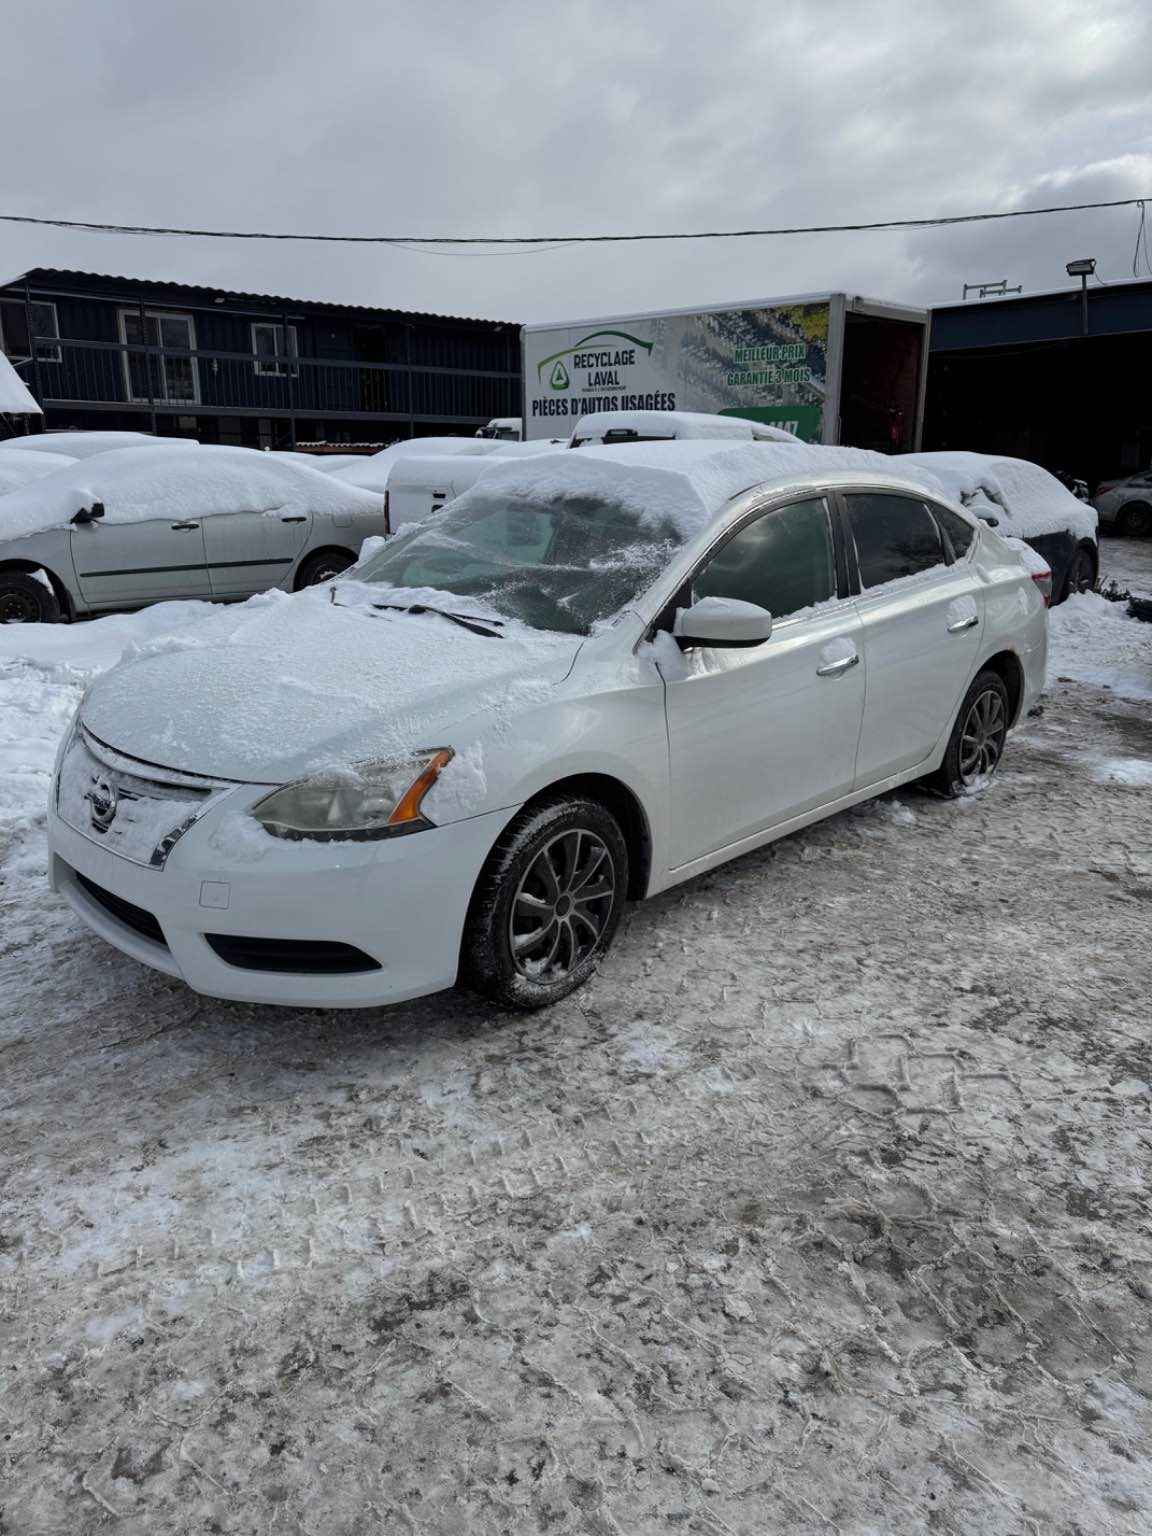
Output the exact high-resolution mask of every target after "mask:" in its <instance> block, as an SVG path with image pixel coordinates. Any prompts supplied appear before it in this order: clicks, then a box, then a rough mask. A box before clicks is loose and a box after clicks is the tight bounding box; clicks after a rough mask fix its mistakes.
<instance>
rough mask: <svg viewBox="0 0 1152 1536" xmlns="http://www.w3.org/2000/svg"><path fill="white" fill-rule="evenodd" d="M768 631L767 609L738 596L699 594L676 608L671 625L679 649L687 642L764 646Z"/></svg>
mask: <svg viewBox="0 0 1152 1536" xmlns="http://www.w3.org/2000/svg"><path fill="white" fill-rule="evenodd" d="M771 633H772V615H771V614H770V613H769V612H768V610H767V608H761V607H760V605H759V604H758V603H745V602H743V601H742V600H741V599H740V598H738V597H702V598H700V600H699V601H698V602H695V603H693V604H692V606H691V608H678V609H677V610H676V619H675V622H674V623H673V625H672V634H673V637H674V638H675V639H676V640H677V641H678V642H679V644H680V648H681V650H685V649H687V647H688V646H690V645H716V646H752V645H763V643H764V641H765V640H767V639H768V637H769V636H770V635H771Z"/></svg>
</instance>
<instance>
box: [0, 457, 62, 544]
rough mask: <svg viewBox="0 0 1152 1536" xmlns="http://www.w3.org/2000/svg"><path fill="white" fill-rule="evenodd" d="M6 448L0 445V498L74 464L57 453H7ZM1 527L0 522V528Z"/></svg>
mask: <svg viewBox="0 0 1152 1536" xmlns="http://www.w3.org/2000/svg"><path fill="white" fill-rule="evenodd" d="M7 447H8V445H7V443H0V496H3V495H5V494H6V493H7V492H8V491H17V490H19V489H20V487H21V486H22V485H27V484H29V482H30V481H32V480H39V479H41V478H42V477H43V476H44V475H51V474H54V473H55V472H56V470H58V469H59V468H60V467H61V466H62V465H65V464H75V462H76V460H75V459H68V458H65V457H64V456H63V455H61V454H59V453H31V452H29V453H8V452H7V451H6V450H7ZM2 526H3V524H2V522H0V528H2Z"/></svg>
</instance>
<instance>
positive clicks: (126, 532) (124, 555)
mask: <svg viewBox="0 0 1152 1536" xmlns="http://www.w3.org/2000/svg"><path fill="white" fill-rule="evenodd" d="M70 542H71V546H72V564H73V568H74V570H75V572H76V580H77V583H78V585H79V587H80V594H81V596H82V598H83V599H84V602H85V604H86V606H87V607H89V608H128V607H132V606H134V605H136V604H140V603H151V602H156V601H158V600H160V599H162V598H191V597H207V596H209V593H210V586H209V580H208V568H207V566H206V564H205V560H204V529H203V520H202V519H200V518H195V517H191V518H183V517H177V518H172V517H158V518H149V519H148V520H147V521H144V522H126V523H117V522H115V521H112V520H109V519H108V518H106V517H105V518H98V519H95V520H94V521H92V522H90V523H80V524H73V526H72V528H71V531H70Z"/></svg>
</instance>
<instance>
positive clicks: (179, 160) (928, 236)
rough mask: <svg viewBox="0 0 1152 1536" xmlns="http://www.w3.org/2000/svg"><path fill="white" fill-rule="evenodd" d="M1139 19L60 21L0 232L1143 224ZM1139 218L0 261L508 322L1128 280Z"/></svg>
mask: <svg viewBox="0 0 1152 1536" xmlns="http://www.w3.org/2000/svg"><path fill="white" fill-rule="evenodd" d="M1150 58H1152V10H1150V9H1149V7H1148V6H1147V4H1146V3H1145V0H1096V3H1095V4H1094V5H1093V6H1092V7H1091V8H1087V7H1084V6H1083V5H1082V4H1079V3H1073V0H967V3H965V4H964V5H961V6H958V5H956V4H955V0H920V3H918V4H911V3H905V4H900V3H895V4H893V3H886V4H877V3H873V0H864V3H861V0H822V3H821V4H819V5H810V6H806V7H793V8H791V9H789V10H786V11H784V12H783V13H781V12H780V11H779V10H777V9H776V8H774V7H765V6H757V5H754V4H752V3H745V0H739V3H738V0H713V3H712V4H711V5H709V6H707V7H701V6H699V5H698V4H688V3H684V0H667V3H662V4H657V3H655V0H650V3H649V0H643V3H642V0H585V3H584V4H583V5H581V6H579V7H559V8H546V7H541V6H539V5H538V4H529V3H528V0H502V3H501V0H495V3H493V4H490V5H488V6H487V7H469V8H465V7H463V6H461V5H459V4H458V3H448V0H426V3H424V4H422V5H421V6H419V7H411V6H399V5H395V4H384V5H380V4H374V3H371V0H343V3H329V4H319V3H315V0H275V3H273V0H244V3H243V4H237V3H232V4H228V5H226V4H223V3H221V0H200V3H198V4H195V5H193V4H172V3H164V0H155V3H152V4H145V3H144V0H132V3H129V0H106V3H105V4H103V5H101V6H98V7H97V6H93V5H91V3H90V0H85V3H82V4H79V3H67V0H65V3H61V4H57V5H55V6H52V7H45V8H41V9H39V10H35V11H30V12H29V13H28V14H26V15H25V16H23V17H22V18H21V26H20V31H19V34H18V35H17V34H16V33H15V32H11V33H10V34H9V43H8V45H7V46H6V47H5V49H4V51H3V54H2V55H0V134H2V135H3V137H2V142H4V143H5V145H6V146H8V147H9V151H10V152H9V154H8V155H7V156H6V175H5V191H4V194H3V202H4V205H5V211H14V212H26V213H36V214H43V215H47V216H53V215H61V214H63V215H67V216H73V217H80V218H83V217H89V218H94V219H110V220H116V221H125V222H142V223H162V224H167V223H173V224H188V223H191V224H199V225H208V226H219V225H225V226H229V227H242V228H258V227H265V228H269V227H271V228H281V229H292V228H296V229H314V230H322V231H334V230H346V231H367V232H375V231H379V232H400V233H405V232H416V233H444V234H449V233H456V232H459V231H462V230H463V231H468V232H472V231H476V232H485V233H492V234H500V233H524V232H529V233H531V232H539V233H544V234H548V233H553V232H559V233H563V232H569V231H570V232H577V231H590V232H594V231H598V230H654V229H663V228H669V227H672V228H676V227H681V228H685V227H687V228H700V227H734V226H739V225H749V224H753V225H759V224H782V223H837V222H847V221H854V220H868V219H875V218H883V217H918V216H922V215H925V214H932V213H946V212H953V211H969V210H978V209H985V208H997V209H1008V208H1014V207H1029V206H1036V205H1038V204H1040V203H1044V202H1072V201H1080V200H1086V199H1090V198H1105V197H1125V196H1137V195H1140V194H1142V193H1145V192H1146V193H1149V194H1150V195H1152V113H1150V112H1149V105H1150V97H1152V82H1150V79H1149V75H1148V60H1149V59H1150ZM1134 238H1135V217H1134V215H1133V214H1132V213H1131V211H1123V212H1120V213H1100V214H1093V215H1078V216H1061V217H1059V218H1052V219H1045V220H1041V219H1035V220H1020V221H1013V222H1011V223H1008V224H1000V225H985V226H978V227H974V228H959V229H946V230H935V231H925V232H920V233H915V234H861V235H851V236H849V235H843V236H841V235H837V236H826V237H821V238H801V237H795V238H789V239H782V240H770V241H769V240H764V241H748V242H741V243H737V242H716V243H709V244H699V245H690V246H689V245H676V246H632V247H602V248H591V249H589V248H580V247H577V248H570V249H567V250H562V251H557V252H552V253H548V254H528V255H509V256H503V255H487V254H484V255H431V254H427V253H416V252H409V251H400V250H389V249H378V248H346V247H333V246H287V245H279V246H264V245H252V244H246V243H242V242H237V243H229V244H223V243H211V242H197V241H181V242H176V241H171V242H169V241H160V240H147V239H140V238H137V239H129V238H126V237H112V236H95V235H81V234H67V233H63V232H53V231H49V230H43V231H32V230H22V229H17V228H14V227H12V226H7V227H0V249H2V251H3V256H2V258H0V266H2V268H3V270H4V271H5V272H16V271H19V270H21V269H22V268H24V267H27V266H33V265H53V264H54V265H61V266H79V267H86V268H90V269H93V270H99V271H121V272H128V273H132V274H134V275H137V274H138V275H143V276H156V277H173V278H179V279H182V280H185V281H192V282H205V283H209V284H218V285H220V286H222V287H235V288H248V289H264V290H268V291H275V292H287V293H292V294H300V295H302V296H304V295H309V296H315V297H328V298H336V299H348V300H351V301H354V302H360V303H380V304H394V305H398V306H403V307H411V308H419V309H433V310H441V311H446V312H453V313H467V314H487V315H493V316H498V317H505V318H512V319H545V318H562V317H565V316H570V317H579V316H582V315H593V314H598V313H609V312H612V311H615V310H628V309H633V308H638V307H655V306H660V305H675V304H686V305H687V304H693V303H697V302H707V301H718V300H724V299H730V298H736V299H738V298H746V297H754V296H766V295H771V294H785V293H794V292H809V291H815V290H819V289H824V288H839V287H845V288H849V289H851V290H854V291H859V292H869V293H875V294H879V295H882V296H887V297H891V298H894V299H907V300H912V301H928V300H933V299H945V298H952V297H959V292H960V287H961V284H962V283H963V282H964V281H971V280H973V279H977V278H986V277H1007V278H1009V279H1010V280H1011V281H1012V282H1022V283H1023V284H1024V285H1025V287H1026V288H1033V289H1035V288H1043V287H1049V286H1056V285H1059V284H1061V283H1062V282H1063V281H1065V279H1064V272H1063V267H1064V262H1065V261H1066V260H1068V259H1069V257H1071V256H1076V255H1081V254H1092V255H1096V256H1097V257H1098V259H1099V261H1100V270H1101V274H1102V276H1103V277H1104V278H1105V279H1106V280H1112V279H1115V278H1119V277H1122V276H1125V275H1129V276H1130V275H1131V271H1130V262H1131V252H1132V245H1133V241H1134Z"/></svg>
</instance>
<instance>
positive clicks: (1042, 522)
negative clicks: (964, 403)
mask: <svg viewBox="0 0 1152 1536" xmlns="http://www.w3.org/2000/svg"><path fill="white" fill-rule="evenodd" d="M888 462H889V464H890V465H891V468H892V472H893V473H896V474H908V475H911V476H913V477H914V478H915V477H916V475H917V472H919V471H927V472H928V474H929V475H930V476H931V477H932V479H933V480H935V481H936V483H937V484H938V485H940V486H941V487H943V490H944V493H945V494H946V495H947V496H949V497H950V498H951V499H952V500H953V501H958V502H959V503H960V505H961V506H964V507H967V508H968V510H969V511H970V512H974V513H975V514H976V515H977V516H978V517H979V516H981V515H988V516H992V517H996V518H999V519H1000V520H1001V522H1002V523H1005V524H1006V525H1008V526H1005V527H1004V528H1003V529H1002V531H1003V532H1004V533H1014V534H1016V535H1018V536H1019V537H1021V538H1026V539H1029V538H1037V537H1039V536H1040V535H1041V534H1045V533H1059V532H1062V531H1064V530H1067V531H1068V532H1069V533H1072V534H1075V535H1076V536H1077V537H1080V538H1086V539H1092V538H1095V536H1096V512H1095V509H1094V508H1093V507H1091V506H1089V505H1088V504H1087V502H1083V501H1079V500H1078V499H1077V498H1076V497H1075V496H1073V495H1072V493H1071V491H1069V490H1066V489H1065V488H1064V486H1062V485H1061V484H1060V482H1059V480H1057V479H1056V477H1055V476H1054V475H1050V474H1049V473H1048V471H1047V470H1046V469H1041V467H1040V465H1039V464H1031V463H1029V462H1028V461H1027V460H1026V459H1002V458H997V457H995V456H994V455H992V454H986V453H903V454H899V455H897V456H896V457H895V458H893V459H890V460H889V461H888ZM928 488H929V486H928V482H925V489H928Z"/></svg>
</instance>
